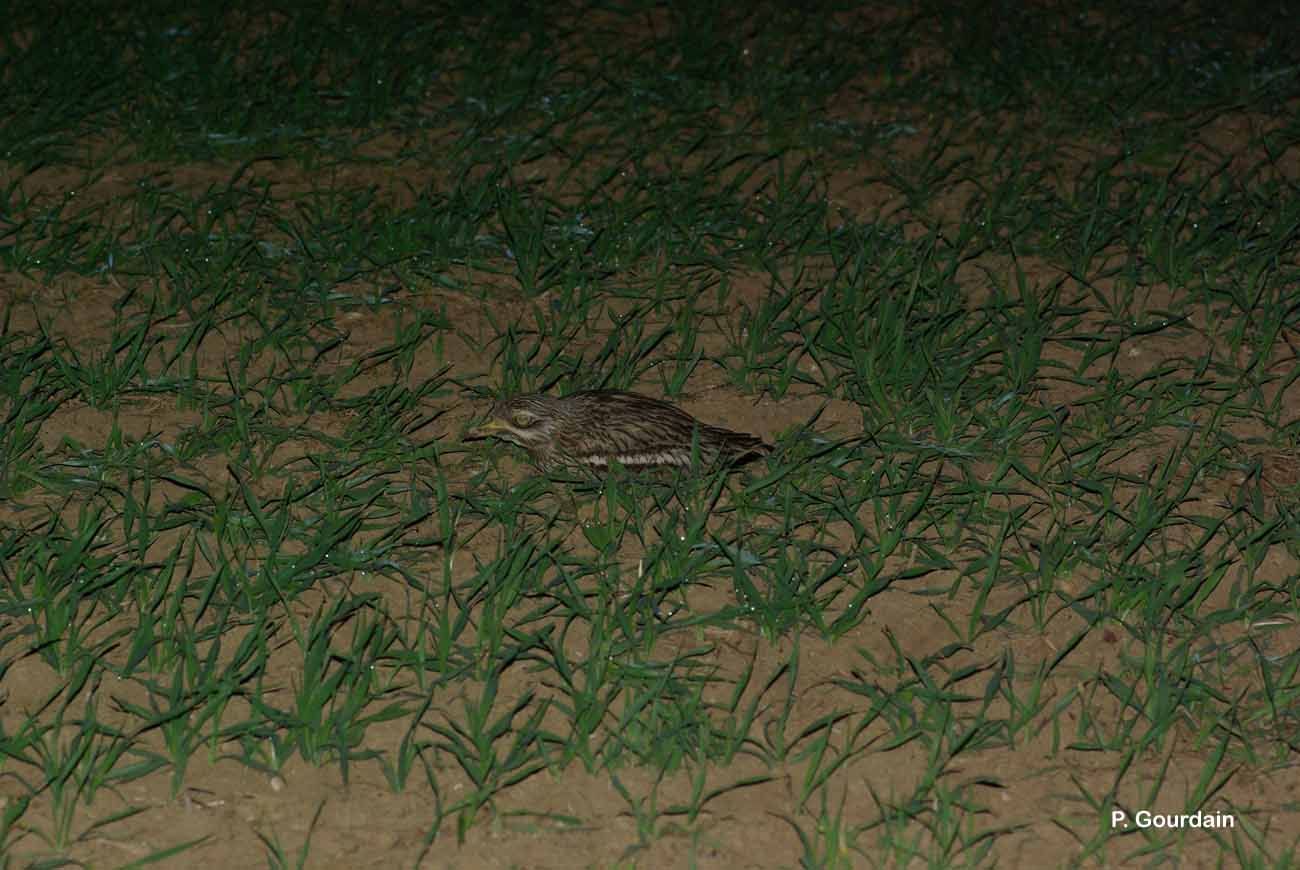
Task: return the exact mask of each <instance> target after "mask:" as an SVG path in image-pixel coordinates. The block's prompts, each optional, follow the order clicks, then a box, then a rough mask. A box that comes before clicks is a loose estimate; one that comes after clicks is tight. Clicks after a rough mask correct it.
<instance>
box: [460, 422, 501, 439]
mask: <svg viewBox="0 0 1300 870" xmlns="http://www.w3.org/2000/svg"><path fill="white" fill-rule="evenodd" d="M505 428H506V425H505V424H504V423H502V422H501V421H500V420H497V419H495V418H493V419H491V420H485V421H484V422H482V423H480V424H479V425H477V426H475V427H474V428H473V429H471V430H469V431H468V432H466V433H465V437H466V438H489V437H491V436H492V435H493V434H494V433H496V432H500V431H501V430H502V429H505Z"/></svg>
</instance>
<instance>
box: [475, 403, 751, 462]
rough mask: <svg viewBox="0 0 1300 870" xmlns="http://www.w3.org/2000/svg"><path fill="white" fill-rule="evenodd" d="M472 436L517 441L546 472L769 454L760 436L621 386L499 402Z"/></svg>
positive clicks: (739, 459) (732, 459) (741, 458)
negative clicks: (714, 423)
mask: <svg viewBox="0 0 1300 870" xmlns="http://www.w3.org/2000/svg"><path fill="white" fill-rule="evenodd" d="M469 437H471V438H488V437H496V438H501V439H504V440H506V441H509V442H512V443H514V444H517V445H518V446H520V447H522V448H524V450H526V451H528V455H529V457H530V458H531V459H532V461H533V462H534V463H535V464H536V465H537V466H539V467H540V468H541V469H542V470H543V471H551V470H558V469H563V468H575V469H580V470H586V471H600V470H603V469H607V468H609V467H610V466H611V465H612V464H614V463H618V464H619V465H622V466H624V467H626V468H652V467H663V466H676V467H679V468H680V467H689V466H691V464H692V460H693V459H695V458H698V460H699V461H700V462H701V463H702V464H705V465H712V464H714V463H718V462H724V463H739V462H743V461H746V460H749V459H753V458H756V457H759V456H764V455H766V454H768V453H770V452H771V450H772V448H771V446H770V445H768V444H766V443H765V442H764V441H763V439H761V438H759V437H757V436H755V435H749V434H746V433H744V432H733V431H732V430H730V429H723V428H722V427H720V426H710V425H708V424H707V423H701V422H700V421H699V420H696V419H695V418H694V417H692V416H691V415H690V414H687V413H686V412H685V411H683V410H681V409H680V408H678V407H677V406H676V405H673V404H671V403H669V402H665V401H664V400H662V399H654V398H651V397H649V396H643V395H641V394H639V393H628V392H624V391H622V390H586V391H583V392H579V393H573V394H571V395H568V396H562V397H561V396H549V395H546V394H544V393H530V394H527V395H520V396H514V397H511V398H507V399H502V400H500V401H498V402H496V403H495V404H494V405H493V406H492V410H491V412H490V413H489V414H488V418H487V420H486V421H485V422H484V423H482V424H481V425H479V426H477V427H476V428H474V429H473V430H471V431H470V433H469Z"/></svg>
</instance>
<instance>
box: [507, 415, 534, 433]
mask: <svg viewBox="0 0 1300 870" xmlns="http://www.w3.org/2000/svg"><path fill="white" fill-rule="evenodd" d="M510 419H511V421H512V422H513V423H514V424H515V425H516V426H518V427H519V428H520V429H527V428H528V427H529V426H531V425H533V423H534V422H536V418H535V417H534V416H533V415H532V414H530V413H528V412H527V411H515V413H514V416H513V417H511V418H510Z"/></svg>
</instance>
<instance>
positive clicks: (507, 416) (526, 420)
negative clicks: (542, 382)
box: [469, 395, 559, 450]
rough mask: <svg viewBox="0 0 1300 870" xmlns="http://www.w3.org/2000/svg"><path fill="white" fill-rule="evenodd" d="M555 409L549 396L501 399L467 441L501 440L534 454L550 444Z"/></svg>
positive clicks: (556, 409) (554, 423) (471, 431)
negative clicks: (473, 439) (479, 439)
mask: <svg viewBox="0 0 1300 870" xmlns="http://www.w3.org/2000/svg"><path fill="white" fill-rule="evenodd" d="M557 412H558V405H557V401H556V399H554V398H552V397H551V396H542V395H530V396H515V397H514V398H512V399H502V400H500V401H498V402H497V403H496V404H494V405H493V406H492V410H491V411H490V412H489V413H488V417H487V419H486V420H485V421H483V423H481V424H480V425H478V426H476V427H474V428H473V429H471V430H470V432H469V437H470V438H502V439H504V440H506V441H510V442H512V443H514V444H518V445H519V446H520V447H523V448H524V449H525V450H535V449H537V448H538V447H540V446H542V445H543V444H546V443H547V442H548V441H550V440H551V433H552V431H553V430H554V429H555V426H556V424H557V423H558V422H559V414H558V413H557Z"/></svg>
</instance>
